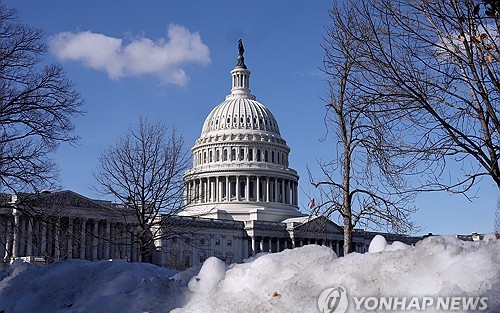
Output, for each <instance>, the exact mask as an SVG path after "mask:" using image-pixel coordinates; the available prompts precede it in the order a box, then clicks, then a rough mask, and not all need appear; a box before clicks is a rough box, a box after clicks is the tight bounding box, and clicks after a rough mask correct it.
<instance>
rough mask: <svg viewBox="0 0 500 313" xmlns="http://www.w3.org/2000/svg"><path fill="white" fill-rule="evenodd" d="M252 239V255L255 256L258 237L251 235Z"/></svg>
mask: <svg viewBox="0 0 500 313" xmlns="http://www.w3.org/2000/svg"><path fill="white" fill-rule="evenodd" d="M250 239H251V240H252V256H255V255H256V254H257V253H256V251H255V249H256V248H257V238H256V237H255V236H252V237H250Z"/></svg>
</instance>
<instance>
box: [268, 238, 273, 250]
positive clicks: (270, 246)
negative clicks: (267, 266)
mask: <svg viewBox="0 0 500 313" xmlns="http://www.w3.org/2000/svg"><path fill="white" fill-rule="evenodd" d="M267 243H268V244H269V247H267V252H273V249H272V244H271V237H269V240H268V241H267Z"/></svg>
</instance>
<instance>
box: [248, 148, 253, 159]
mask: <svg viewBox="0 0 500 313" xmlns="http://www.w3.org/2000/svg"><path fill="white" fill-rule="evenodd" d="M248 161H253V149H248Z"/></svg>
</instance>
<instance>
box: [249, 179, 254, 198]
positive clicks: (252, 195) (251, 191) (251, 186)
mask: <svg viewBox="0 0 500 313" xmlns="http://www.w3.org/2000/svg"><path fill="white" fill-rule="evenodd" d="M249 188H250V190H249V192H248V193H249V197H250V198H255V196H254V194H253V189H254V187H253V181H252V180H251V181H250V186H249Z"/></svg>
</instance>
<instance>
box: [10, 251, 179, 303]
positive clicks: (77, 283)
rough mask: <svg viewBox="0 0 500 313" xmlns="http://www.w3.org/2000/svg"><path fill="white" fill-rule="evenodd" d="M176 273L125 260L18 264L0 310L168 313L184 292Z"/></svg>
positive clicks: (16, 263) (15, 266)
mask: <svg viewBox="0 0 500 313" xmlns="http://www.w3.org/2000/svg"><path fill="white" fill-rule="evenodd" d="M174 274H175V272H174V271H171V270H167V269H164V268H160V267H157V266H154V265H151V264H138V263H135V264H134V263H127V262H125V261H100V262H89V261H80V260H72V261H64V262H58V263H55V264H53V265H50V266H41V265H32V264H27V263H22V262H20V261H17V262H15V263H14V264H13V265H12V266H10V267H9V268H8V269H7V270H6V272H4V275H8V276H7V277H5V278H4V279H3V280H2V281H0V310H5V312H6V313H11V312H20V313H22V312H26V313H33V312H37V313H44V312H47V313H49V312H103V313H104V312H120V313H125V312H130V313H136V312H140V313H142V312H148V311H151V312H168V311H169V310H171V309H172V308H174V307H178V306H179V305H180V301H182V293H181V290H180V287H179V286H178V284H177V283H176V282H175V281H173V280H171V279H170V278H171V277H172V275H174Z"/></svg>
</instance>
